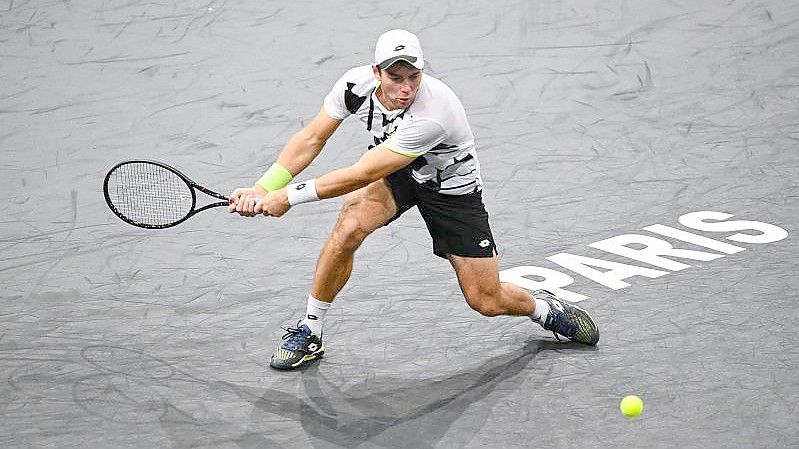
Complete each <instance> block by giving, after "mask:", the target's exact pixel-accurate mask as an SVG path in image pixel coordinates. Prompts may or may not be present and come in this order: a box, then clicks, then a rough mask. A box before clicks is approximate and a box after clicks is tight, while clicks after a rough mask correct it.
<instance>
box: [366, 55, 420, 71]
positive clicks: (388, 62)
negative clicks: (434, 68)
mask: <svg viewBox="0 0 799 449" xmlns="http://www.w3.org/2000/svg"><path fill="white" fill-rule="evenodd" d="M397 61H405V62H407V63H408V64H410V65H412V66H414V67H416V68H417V69H419V70H422V69H423V68H424V60H422V59H419V58H417V57H416V56H407V55H399V56H394V57H393V58H388V59H386V60H385V61H383V62H381V63H380V64H378V65H377V67H378V68H379V69H381V70H385V69H387V68H389V67H391V66H392V65H394V63H395V62H397Z"/></svg>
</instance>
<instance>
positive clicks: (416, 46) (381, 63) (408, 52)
mask: <svg viewBox="0 0 799 449" xmlns="http://www.w3.org/2000/svg"><path fill="white" fill-rule="evenodd" d="M397 61H406V62H408V63H409V64H411V65H412V66H414V67H416V68H417V69H419V70H422V69H423V68H424V55H423V54H422V45H421V44H420V43H419V38H418V37H416V35H415V34H413V33H411V32H410V31H405V30H391V31H386V32H385V33H383V34H381V35H380V37H379V38H377V45H375V65H376V66H377V67H378V68H380V69H387V68H389V67H391V65H392V64H394V63H395V62H397Z"/></svg>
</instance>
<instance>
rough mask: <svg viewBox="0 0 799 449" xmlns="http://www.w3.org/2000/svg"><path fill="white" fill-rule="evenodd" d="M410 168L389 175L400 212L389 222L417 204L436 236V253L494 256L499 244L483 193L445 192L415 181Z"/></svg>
mask: <svg viewBox="0 0 799 449" xmlns="http://www.w3.org/2000/svg"><path fill="white" fill-rule="evenodd" d="M410 170H411V169H410V167H406V168H404V169H402V170H399V171H397V172H395V173H392V174H390V175H388V176H387V177H386V181H387V182H388V185H389V187H391V192H392V194H393V195H394V201H395V202H396V203H397V213H396V214H394V216H393V217H391V219H390V220H389V221H388V222H387V223H386V225H388V224H389V223H391V222H392V221H394V220H396V219H397V218H399V216H400V215H402V214H403V213H405V211H407V210H408V209H410V208H412V207H413V206H417V207H418V208H419V213H420V214H421V215H422V219H424V222H425V224H427V230H428V231H429V232H430V236H431V237H432V238H433V253H434V254H435V255H437V256H439V257H443V258H445V259H446V258H447V255H448V254H454V255H456V256H463V257H492V256H494V255H495V254H496V246H495V245H494V237H493V236H492V235H491V228H490V226H489V225H488V212H486V209H485V205H484V204H483V193H482V192H481V191H479V190H475V191H474V192H472V193H468V194H466V195H444V194H442V193H438V192H436V191H434V190H431V189H428V188H426V187H424V186H422V185H420V184H419V183H417V182H416V181H414V180H413V178H412V177H411V171H410Z"/></svg>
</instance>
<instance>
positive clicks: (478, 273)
mask: <svg viewBox="0 0 799 449" xmlns="http://www.w3.org/2000/svg"><path fill="white" fill-rule="evenodd" d="M448 259H449V261H450V263H451V264H452V267H453V268H454V269H455V273H456V275H457V277H458V283H459V284H460V287H461V291H462V292H463V296H464V298H466V302H467V303H468V304H469V306H470V307H471V308H472V309H474V310H476V311H477V312H479V313H481V314H482V315H485V316H497V315H515V316H519V315H526V316H530V318H532V319H533V321H536V322H537V323H539V324H541V326H542V327H543V328H544V329H546V330H550V331H552V332H553V333H554V334H555V336H556V337H558V335H563V336H564V337H566V338H568V339H569V340H572V341H578V342H580V343H585V344H589V345H596V344H597V342H598V341H599V329H598V328H597V326H596V323H595V322H594V320H593V318H591V315H589V314H588V312H586V311H585V310H583V309H581V308H579V307H577V306H575V305H572V304H569V303H567V302H565V301H562V300H560V299H558V298H557V297H555V295H553V294H552V293H551V292H549V291H546V290H536V291H534V292H533V293H532V294H530V293H528V292H527V291H526V290H524V289H522V288H521V287H519V286H517V285H515V284H511V283H508V282H500V281H499V272H498V268H497V258H496V256H494V257H490V258H487V257H463V256H456V255H449V257H448Z"/></svg>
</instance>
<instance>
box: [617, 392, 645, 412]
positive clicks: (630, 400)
mask: <svg viewBox="0 0 799 449" xmlns="http://www.w3.org/2000/svg"><path fill="white" fill-rule="evenodd" d="M619 410H621V414H622V415H624V416H626V417H628V418H634V417H636V416H638V415H640V414H641V412H642V411H644V401H642V400H641V398H639V397H638V396H635V395H629V396H625V397H624V399H622V400H621V403H620V404H619Z"/></svg>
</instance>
